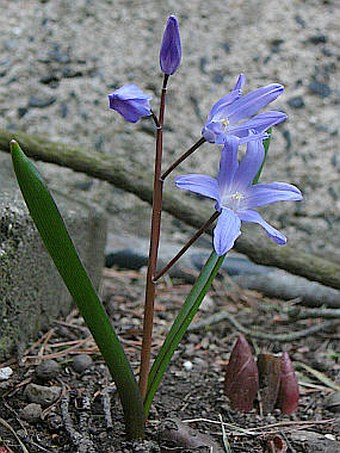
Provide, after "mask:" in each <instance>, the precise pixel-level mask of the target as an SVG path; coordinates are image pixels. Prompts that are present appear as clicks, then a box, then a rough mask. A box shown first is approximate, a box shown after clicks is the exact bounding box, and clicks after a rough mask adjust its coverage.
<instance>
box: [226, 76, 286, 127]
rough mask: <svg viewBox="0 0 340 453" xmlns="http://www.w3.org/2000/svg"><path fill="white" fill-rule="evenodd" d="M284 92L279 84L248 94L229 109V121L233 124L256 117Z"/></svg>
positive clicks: (272, 84)
mask: <svg viewBox="0 0 340 453" xmlns="http://www.w3.org/2000/svg"><path fill="white" fill-rule="evenodd" d="M283 91H284V88H283V86H282V85H280V84H279V83H271V84H270V85H267V86H265V87H261V88H258V89H257V90H254V91H252V92H251V93H248V94H246V95H245V96H243V97H241V98H240V99H238V100H237V102H234V103H233V105H232V106H231V108H230V109H229V115H228V119H229V121H230V122H231V123H232V124H235V123H238V122H239V121H241V120H244V119H245V118H249V117H250V116H253V115H255V113H257V112H258V111H259V110H261V109H262V108H263V107H265V106H266V105H267V104H269V103H270V102H272V101H274V100H275V99H276V98H277V97H278V96H280V95H281V94H282V93H283Z"/></svg>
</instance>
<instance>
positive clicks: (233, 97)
mask: <svg viewBox="0 0 340 453" xmlns="http://www.w3.org/2000/svg"><path fill="white" fill-rule="evenodd" d="M245 81H246V79H245V76H244V75H243V74H240V75H239V78H238V80H237V82H236V85H235V87H234V88H233V90H232V91H231V92H230V93H228V94H227V95H226V96H224V97H223V98H222V99H220V100H219V101H218V102H216V104H215V105H214V106H213V108H212V109H211V111H210V113H209V117H208V120H207V122H206V123H205V125H204V127H203V130H202V134H203V137H204V138H205V139H206V140H207V141H208V142H210V143H217V144H223V143H224V141H225V139H226V137H227V136H230V135H233V136H235V137H238V138H239V140H240V143H247V142H248V141H250V140H253V139H254V137H255V135H256V136H257V138H260V137H263V135H264V133H265V131H266V130H267V129H269V128H270V127H272V126H274V125H275V124H279V123H281V122H282V121H284V120H285V119H286V118H287V115H285V114H284V113H282V112H264V113H260V114H259V115H256V116H253V115H255V113H257V112H258V111H259V110H260V109H262V108H263V107H265V106H266V105H267V104H269V103H270V102H272V101H274V100H275V99H276V98H277V97H278V96H280V94H282V93H283V91H284V88H283V86H282V85H280V84H278V83H271V84H270V85H267V86H265V87H262V88H259V89H257V90H254V91H252V92H251V93H248V94H246V95H245V96H242V88H243V86H244V84H245ZM250 117H252V118H250ZM247 118H250V119H248V120H247V121H244V120H246V119H247ZM250 132H252V134H249V133H250Z"/></svg>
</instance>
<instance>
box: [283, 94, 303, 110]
mask: <svg viewBox="0 0 340 453" xmlns="http://www.w3.org/2000/svg"><path fill="white" fill-rule="evenodd" d="M287 103H288V105H289V107H292V108H293V109H302V108H303V107H304V106H305V103H304V100H303V98H302V97H301V96H294V97H293V98H290V99H288V101H287Z"/></svg>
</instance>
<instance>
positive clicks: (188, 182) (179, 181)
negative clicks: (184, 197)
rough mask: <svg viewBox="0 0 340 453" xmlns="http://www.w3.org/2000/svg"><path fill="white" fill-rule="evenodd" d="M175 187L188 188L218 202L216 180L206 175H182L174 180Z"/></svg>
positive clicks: (218, 194)
mask: <svg viewBox="0 0 340 453" xmlns="http://www.w3.org/2000/svg"><path fill="white" fill-rule="evenodd" d="M174 182H175V184H176V186H177V187H179V188H180V189H183V190H190V191H191V192H195V193H198V194H200V195H203V196H204V197H208V198H212V199H213V200H216V201H217V202H218V203H219V202H220V193H219V190H218V184H217V180H216V179H215V178H212V177H211V176H207V175H198V174H191V175H183V176H178V177H177V178H175V180H174Z"/></svg>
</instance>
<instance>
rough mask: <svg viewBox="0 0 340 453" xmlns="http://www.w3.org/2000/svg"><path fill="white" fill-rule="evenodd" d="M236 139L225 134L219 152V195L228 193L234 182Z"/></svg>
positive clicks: (236, 163)
mask: <svg viewBox="0 0 340 453" xmlns="http://www.w3.org/2000/svg"><path fill="white" fill-rule="evenodd" d="M237 152H238V139H237V138H236V137H233V136H232V135H230V136H227V137H226V139H225V142H224V146H223V149H222V153H221V160H220V168H219V171H218V175H217V182H218V187H219V190H220V194H221V197H223V195H224V194H226V193H229V191H230V189H231V187H233V184H234V176H235V173H236V171H237V168H238V160H237Z"/></svg>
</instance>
